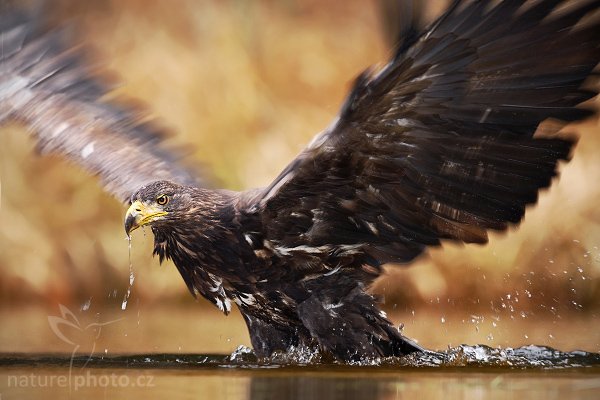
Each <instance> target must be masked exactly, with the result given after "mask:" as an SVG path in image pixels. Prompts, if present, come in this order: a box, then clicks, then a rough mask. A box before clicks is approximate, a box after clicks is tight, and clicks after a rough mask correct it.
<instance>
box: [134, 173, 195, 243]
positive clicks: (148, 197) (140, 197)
mask: <svg viewBox="0 0 600 400" xmlns="http://www.w3.org/2000/svg"><path fill="white" fill-rule="evenodd" d="M190 200H191V198H190V195H189V193H188V191H187V190H185V187H184V186H181V185H178V184H176V183H173V182H169V181H156V182H152V183H149V184H147V185H145V186H143V187H141V188H140V189H139V190H138V191H137V192H135V193H134V194H133V195H132V196H131V205H130V206H129V209H128V210H127V213H126V214H125V232H126V233H127V235H128V236H129V235H130V233H131V232H132V231H134V230H135V229H137V228H139V227H140V226H144V225H153V226H157V227H160V226H167V225H169V224H170V223H172V222H174V221H181V220H184V218H185V216H186V215H187V214H188V212H189V209H190Z"/></svg>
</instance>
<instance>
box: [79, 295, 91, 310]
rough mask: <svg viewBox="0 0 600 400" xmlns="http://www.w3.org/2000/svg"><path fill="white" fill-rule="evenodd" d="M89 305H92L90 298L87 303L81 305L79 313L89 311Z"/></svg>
mask: <svg viewBox="0 0 600 400" xmlns="http://www.w3.org/2000/svg"><path fill="white" fill-rule="evenodd" d="M91 305H92V298H91V297H90V298H89V299H88V301H86V302H85V303H83V304H82V305H81V311H87V310H89V309H90V306H91Z"/></svg>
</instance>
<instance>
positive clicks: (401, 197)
mask: <svg viewBox="0 0 600 400" xmlns="http://www.w3.org/2000/svg"><path fill="white" fill-rule="evenodd" d="M565 3H567V2H564V1H559V0H541V1H536V2H527V1H520V0H505V1H499V2H482V1H455V2H453V3H452V4H451V5H450V7H449V8H448V10H447V11H446V12H445V13H444V14H443V15H442V16H441V17H440V18H439V19H438V20H436V21H435V22H434V23H433V24H431V25H430V26H429V27H428V28H426V29H424V30H420V29H418V28H417V26H416V25H411V24H413V23H414V21H415V20H414V19H410V18H408V19H407V20H409V21H413V22H410V23H409V25H408V26H405V27H403V28H402V29H400V31H401V32H403V33H404V34H405V36H404V37H403V39H402V40H401V41H400V42H399V44H398V49H397V52H396V54H395V55H394V57H393V59H392V60H390V62H389V63H388V64H387V65H386V66H385V67H384V68H383V69H381V70H380V71H377V72H370V71H367V72H364V73H363V74H361V75H360V76H359V78H358V79H357V80H356V82H355V84H354V87H353V89H352V91H351V93H350V95H349V96H348V99H347V100H346V102H345V104H344V105H343V106H342V109H341V112H340V114H339V116H338V118H337V119H336V120H335V121H334V123H332V124H331V125H330V127H329V128H327V129H326V130H325V131H323V132H322V133H320V134H319V135H317V136H316V137H315V139H314V140H313V141H312V142H311V144H310V145H309V146H308V147H307V148H306V149H305V150H304V151H303V152H302V153H301V154H300V155H299V156H298V157H297V158H296V159H295V160H293V161H292V162H291V163H290V164H289V166H288V167H287V168H285V169H284V171H283V172H282V173H281V174H280V175H279V176H278V177H277V178H276V179H275V180H274V181H273V182H272V183H271V184H270V185H269V186H267V187H266V188H260V189H253V190H250V191H245V192H230V191H223V190H222V191H218V190H209V189H204V188H201V187H200V185H199V184H198V183H197V182H194V178H193V174H192V173H190V172H189V169H187V168H185V167H181V166H180V165H179V164H178V163H177V162H175V160H176V159H177V157H176V156H173V154H174V153H171V152H170V151H169V150H167V149H165V148H164V147H162V140H161V139H160V137H159V136H157V135H153V134H151V133H150V132H149V131H148V129H146V128H145V127H144V125H142V124H139V123H138V122H137V121H138V120H137V119H136V118H135V116H134V115H132V114H131V112H130V111H128V110H123V109H122V108H120V107H119V106H117V105H114V104H112V103H111V104H106V103H102V102H100V96H101V94H103V93H104V92H105V90H104V89H103V88H102V86H101V85H100V84H99V83H98V82H97V81H95V80H94V79H93V78H91V77H90V76H89V74H88V72H87V71H86V70H85V68H84V67H83V66H82V64H81V61H80V60H79V59H77V57H73V56H72V55H71V54H72V51H71V50H68V49H69V47H68V46H67V45H65V44H63V42H62V39H61V35H60V33H46V34H43V35H36V33H35V31H34V30H33V27H32V23H31V21H30V20H28V19H27V18H25V17H22V16H19V15H18V14H5V15H3V16H2V20H1V21H2V23H1V25H0V27H2V34H3V39H4V40H5V42H7V43H8V49H9V50H8V52H6V53H5V54H4V55H3V58H2V61H3V65H4V66H7V70H8V71H10V74H8V75H7V76H3V77H2V80H1V81H0V96H1V97H0V117H2V118H9V117H13V118H17V119H19V120H21V121H23V122H25V123H26V124H28V125H29V126H31V127H32V128H33V131H34V137H35V138H36V139H37V140H38V143H39V144H40V146H41V147H42V148H45V149H48V150H50V151H55V152H59V153H62V154H65V155H66V156H68V157H69V158H71V159H72V160H74V161H76V162H77V163H79V164H81V165H83V166H84V167H85V168H87V169H88V170H90V171H91V172H93V173H96V174H98V175H100V176H101V177H102V179H103V181H104V182H105V183H106V186H107V188H108V190H109V191H111V192H112V193H114V194H115V195H117V197H121V198H123V197H127V198H129V199H130V201H131V205H130V207H129V210H128V211H127V215H126V219H125V228H126V231H127V232H128V233H130V232H131V231H132V230H134V229H136V228H137V227H139V226H142V225H146V224H148V225H150V226H151V227H152V231H153V233H154V236H155V250H154V252H155V254H157V255H158V256H159V258H160V260H161V261H162V260H164V259H165V258H171V259H172V260H173V261H174V263H175V265H176V267H177V269H178V270H179V272H180V273H181V275H182V277H183V278H184V280H185V282H186V284H187V286H188V288H189V290H190V291H191V292H192V294H194V295H195V296H197V295H201V296H203V297H205V298H207V299H208V300H209V301H211V302H213V303H214V304H215V305H216V306H218V307H219V308H220V309H221V310H223V311H224V312H225V313H228V312H229V311H230V310H231V307H232V304H233V303H235V304H237V305H238V307H239V308H240V311H241V312H242V315H243V316H244V318H245V320H246V322H247V325H248V328H249V331H250V336H251V339H252V343H253V346H254V348H255V351H256V352H257V354H259V355H260V356H267V355H269V354H271V353H272V352H274V351H276V350H286V349H287V348H289V347H290V346H293V345H307V346H319V347H320V348H321V350H323V351H326V352H329V353H331V354H333V355H334V356H335V357H337V358H339V359H344V360H348V359H355V358H363V357H377V356H393V355H402V354H406V353H410V352H413V351H419V350H422V349H420V348H419V347H418V346H416V345H415V344H414V343H412V342H411V341H410V340H408V339H406V338H404V337H403V336H402V335H401V334H400V333H399V332H398V330H397V329H396V328H395V327H393V326H392V324H391V323H390V321H388V320H387V318H386V317H385V314H383V313H382V312H381V311H379V309H378V306H377V300H376V299H375V298H374V297H373V296H372V295H370V294H369V293H368V288H369V286H370V284H371V283H372V282H373V280H374V279H375V278H376V277H378V276H379V275H380V274H381V273H382V267H381V266H382V264H383V263H386V262H395V263H405V262H409V261H411V260H412V259H414V258H415V257H416V256H417V255H419V254H420V253H422V252H423V251H424V250H425V249H426V247H427V246H435V245H438V244H439V243H440V240H442V239H448V240H454V241H461V242H467V243H472V242H475V243H484V242H486V241H487V231H488V230H504V229H506V228H507V227H508V226H509V224H514V223H518V222H519V221H520V220H521V218H522V217H523V214H524V210H525V206H526V205H527V204H530V203H533V202H535V201H536V199H537V193H538V190H539V189H540V188H544V187H547V186H548V185H549V184H550V182H551V179H552V177H553V176H554V175H555V174H556V166H557V163H558V161H559V160H566V159H568V157H569V153H570V150H571V147H572V145H573V143H574V140H573V139H572V138H569V137H568V136H565V135H560V136H553V137H538V136H534V133H535V132H536V130H537V129H538V126H539V124H540V123H542V122H543V121H545V120H547V119H553V120H555V125H554V126H555V127H557V130H558V128H560V127H562V126H563V125H564V124H566V123H568V122H572V121H579V120H581V119H583V118H585V117H586V116H588V115H590V114H591V113H592V112H591V111H589V110H585V109H583V108H581V107H579V105H580V104H581V103H582V102H584V101H586V100H588V99H590V98H591V97H593V96H595V95H596V92H593V91H587V90H584V89H582V88H581V87H582V84H583V83H584V81H585V80H586V79H587V78H588V77H589V76H590V75H593V74H595V72H594V69H595V67H596V65H597V63H598V62H599V60H600V49H599V47H600V26H599V25H600V24H599V22H598V18H594V17H592V18H587V19H585V18H584V17H587V16H589V15H591V14H593V12H594V11H597V10H598V8H599V6H600V1H578V2H569V3H568V4H565ZM401 4H408V3H401ZM405 23H406V21H405ZM48 46H49V50H43V49H45V48H47V47H48ZM532 49H535V51H532ZM67 50H68V51H67ZM63 108H68V109H69V112H68V113H66V114H64V115H66V116H65V117H63V116H62V115H63V114H62V113H56V112H54V113H53V112H52V110H57V109H63ZM559 121H560V122H559ZM115 141H116V142H115ZM115 143H118V144H117V145H115ZM115 146H116V147H115ZM119 149H127V150H126V151H127V153H128V154H127V157H126V159H127V161H125V159H124V156H123V152H122V151H120V150H119ZM140 150H143V151H140ZM96 157H98V158H96ZM132 160H135V161H136V162H132ZM148 162H151V163H155V165H157V166H158V168H157V169H155V170H152V171H150V170H148V168H147V165H148V164H147V163H148Z"/></svg>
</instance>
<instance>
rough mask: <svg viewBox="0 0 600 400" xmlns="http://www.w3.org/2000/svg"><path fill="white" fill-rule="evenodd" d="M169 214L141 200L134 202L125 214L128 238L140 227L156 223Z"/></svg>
mask: <svg viewBox="0 0 600 400" xmlns="http://www.w3.org/2000/svg"><path fill="white" fill-rule="evenodd" d="M167 214H168V213H167V212H166V211H164V210H162V209H160V208H158V206H157V205H154V204H144V203H142V202H141V201H139V200H136V201H134V202H133V203H132V204H131V206H130V207H129V209H128V210H127V213H126V214H125V232H126V233H127V236H129V234H130V233H131V232H133V231H134V230H136V229H137V228H139V227H140V226H144V225H147V224H149V223H151V222H153V221H156V220H157V219H159V218H160V217H162V216H164V215H167Z"/></svg>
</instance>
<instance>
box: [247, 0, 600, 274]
mask: <svg viewBox="0 0 600 400" xmlns="http://www.w3.org/2000/svg"><path fill="white" fill-rule="evenodd" d="M599 5H600V2H599V1H587V2H586V1H583V2H567V1H559V0H540V1H537V2H526V1H523V0H506V1H500V2H487V1H455V2H454V3H453V4H452V5H451V6H450V7H449V9H448V10H447V11H446V12H445V13H444V14H443V15H442V16H441V17H440V18H439V19H438V20H437V21H436V22H435V23H434V24H433V25H432V26H431V27H430V28H429V29H428V30H427V31H426V32H424V33H421V34H419V35H416V36H415V37H414V39H413V40H412V42H411V43H406V42H403V43H402V45H401V47H400V48H399V51H398V52H397V54H396V55H395V57H394V59H393V60H392V61H391V62H390V63H389V64H388V65H387V66H386V67H385V68H383V69H382V70H381V71H380V72H378V73H377V74H371V73H368V72H365V73H363V74H362V75H361V76H360V77H359V78H358V79H357V81H356V83H355V86H354V88H353V90H352V93H351V94H350V96H349V97H348V99H347V101H346V103H345V105H344V106H343V108H342V111H341V114H340V116H339V118H338V120H337V121H336V122H335V123H334V124H333V125H332V126H331V127H330V128H328V129H327V130H326V131H325V132H324V133H322V134H320V135H318V136H317V137H316V138H315V139H314V140H313V142H312V143H311V144H310V145H309V146H308V147H307V148H306V149H305V150H304V152H303V153H302V154H300V155H299V156H298V157H297V158H296V159H295V160H294V161H293V162H292V163H291V164H290V165H289V166H288V167H287V168H286V169H285V170H284V171H283V172H282V173H281V174H280V176H279V177H278V178H277V179H275V181H274V182H273V183H272V184H271V185H270V186H269V187H267V188H266V189H264V190H261V191H260V192H254V193H250V192H249V193H248V194H247V197H246V199H248V203H249V205H248V206H247V210H248V212H249V213H253V214H256V215H260V218H261V219H262V229H263V230H264V232H263V235H264V239H265V240H266V242H265V243H267V244H268V246H269V248H271V249H273V251H275V252H276V253H278V254H279V255H281V256H296V257H299V259H305V260H310V259H311V258H314V257H317V258H319V259H321V260H326V261H325V263H327V264H329V265H330V266H331V268H333V267H335V266H336V264H338V263H339V262H340V260H341V258H342V257H351V258H352V259H353V260H354V261H358V262H365V261H366V262H368V263H370V264H372V263H373V262H374V261H378V262H407V261H409V260H411V259H413V258H414V257H415V256H417V255H418V254H419V253H421V252H422V251H423V250H424V248H425V247H426V246H429V245H437V244H439V241H440V239H451V240H457V241H463V242H479V243H481V242H486V241H487V230H490V229H492V230H503V229H506V227H507V225H508V224H510V223H518V222H519V221H520V220H521V218H522V217H523V214H524V210H525V206H526V205H527V204H529V203H533V202H535V201H536V199H537V192H538V190H539V189H540V188H543V187H546V186H548V185H549V184H550V181H551V178H552V177H553V176H554V175H555V174H556V166H557V163H558V160H561V159H567V158H568V157H569V152H570V149H571V147H572V145H573V143H574V141H573V140H572V139H570V138H568V137H564V136H562V137H554V138H543V137H538V136H540V135H535V136H534V133H535V132H536V130H538V125H539V124H540V123H541V122H542V121H544V120H547V119H555V120H560V121H562V122H561V123H558V122H557V123H555V124H553V125H552V126H550V125H546V128H547V129H546V130H552V131H557V130H558V129H550V128H552V127H554V128H557V127H561V126H562V125H563V124H564V122H571V121H578V120H581V119H583V118H584V117H586V116H588V115H590V111H586V110H583V109H581V108H576V106H577V105H578V104H580V103H582V102H584V101H585V100H588V99H590V98H591V97H593V96H594V95H595V94H596V93H595V92H591V91H586V90H583V89H581V85H582V83H583V82H584V80H585V79H586V78H587V77H588V76H589V75H590V74H594V72H593V70H594V68H595V67H596V65H597V63H598V62H599V60H600V49H599V45H600V24H599V23H598V19H597V18H596V19H588V20H582V18H583V17H585V16H589V15H590V14H591V13H593V12H594V11H597V10H598V8H599ZM542 130H543V129H542ZM250 199H251V200H250ZM308 264H311V263H310V261H309V262H308ZM342 264H344V262H342Z"/></svg>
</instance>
